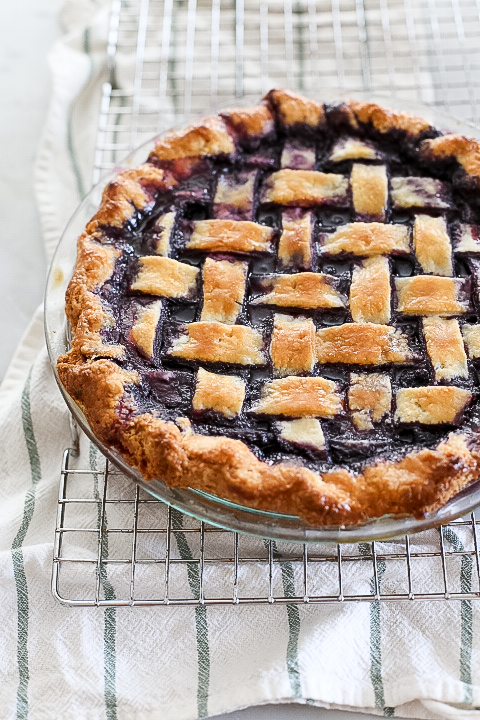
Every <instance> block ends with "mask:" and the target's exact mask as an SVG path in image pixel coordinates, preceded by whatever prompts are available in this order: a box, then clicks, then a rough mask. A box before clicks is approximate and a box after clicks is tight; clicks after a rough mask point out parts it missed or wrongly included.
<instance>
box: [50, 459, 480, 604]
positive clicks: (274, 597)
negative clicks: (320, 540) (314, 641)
mask: <svg viewBox="0 0 480 720" xmlns="http://www.w3.org/2000/svg"><path fill="white" fill-rule="evenodd" d="M75 457H76V456H75V453H74V452H73V451H72V450H66V451H65V454H64V458H63V466H62V476H61V484H60V496H59V504H58V517H57V529H56V535H55V548H54V570H53V582H52V589H53V594H54V596H55V597H56V598H57V599H58V600H60V601H61V602H63V603H65V604H68V605H80V606H85V605H90V606H121V605H130V606H144V605H198V604H205V605H232V604H233V605H241V604H252V603H256V604H275V603H276V604H278V603H310V604H315V603H338V602H351V601H358V600H364V601H365V600H366V601H375V600H376V601H379V600H454V599H459V598H461V599H463V600H467V599H474V598H480V555H479V542H478V525H479V524H480V520H476V518H475V516H474V514H473V513H472V515H471V516H470V517H469V518H467V519H463V520H457V521H454V522H452V523H450V524H449V525H446V526H443V527H441V528H439V529H435V530H429V531H425V532H422V533H419V534H418V535H415V536H414V537H412V538H409V537H408V536H403V537H400V538H396V539H394V540H389V541H384V542H378V541H377V542H374V543H357V544H351V545H333V544H331V545H316V544H309V545H306V544H295V543H287V542H275V541H273V540H262V539H260V538H254V537H251V536H246V535H239V534H238V533H233V532H229V531H227V530H222V529H220V528H217V527H214V526H212V525H208V524H205V523H203V522H199V521H197V520H195V519H193V518H190V517H187V516H186V515H182V513H180V512H178V511H176V510H173V509H171V508H169V507H167V506H166V505H165V504H164V503H162V502H159V501H157V500H155V499H153V498H152V497H151V496H150V495H148V494H147V493H146V492H144V491H143V490H142V489H141V488H139V487H138V486H136V485H135V484H134V483H132V481H131V480H129V479H128V478H125V477H124V476H123V475H121V474H120V473H118V472H117V471H116V470H115V469H114V468H113V467H112V466H111V465H110V464H109V463H108V461H107V462H105V461H104V459H103V458H102V456H100V454H98V455H95V454H93V455H92V447H91V449H90V461H91V462H90V467H89V468H88V469H86V468H83V467H76V462H75Z"/></svg>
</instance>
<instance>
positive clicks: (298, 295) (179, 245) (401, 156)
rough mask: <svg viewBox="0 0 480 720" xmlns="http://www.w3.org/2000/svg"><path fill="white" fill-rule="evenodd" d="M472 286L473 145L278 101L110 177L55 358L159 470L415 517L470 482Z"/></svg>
mask: <svg viewBox="0 0 480 720" xmlns="http://www.w3.org/2000/svg"><path fill="white" fill-rule="evenodd" d="M479 291H480V143H479V142H478V141H477V140H474V139H469V138H466V137H463V136H461V135H454V134H442V133H441V132H440V131H438V130H436V129H435V128H434V127H432V126H431V125H430V124H429V123H428V122H426V121H425V120H423V119H422V118H421V117H415V116H413V115H410V114H408V113H405V112H395V111H392V110H388V109H386V108H384V107H380V106H379V105H376V104H374V103H368V102H359V101H353V100H351V101H347V102H341V103H337V104H334V105H323V104H320V103H318V102H314V101H313V100H308V99H306V98H303V97H301V96H299V95H296V94H294V93H292V92H288V91H284V90H272V91H271V92H269V93H268V95H267V96H266V97H265V98H264V99H263V101H262V102H261V104H260V105H258V106H257V107H254V108H251V109H233V110H225V111H224V112H221V113H220V114H219V115H216V116H213V117H210V118H208V119H206V120H203V121H201V122H199V123H197V124H194V125H190V126H189V127H187V128H186V129H185V130H182V131H180V132H171V133H169V134H167V135H165V136H164V137H163V138H161V139H160V140H159V141H158V142H157V144H156V146H155V148H154V150H153V151H152V152H151V154H150V156H149V158H148V160H147V161H146V163H145V164H144V165H140V166H139V167H136V168H134V169H129V170H126V171H125V172H122V173H121V174H119V175H118V176H117V177H116V179H115V180H114V181H113V182H111V183H110V184H109V185H107V187H106V188H105V191H104V194H103V199H102V202H101V205H100V208H99V210H98V212H97V213H96V215H94V217H93V218H92V219H91V220H90V222H89V223H88V225H87V227H86V230H85V233H84V234H83V235H82V236H81V237H80V238H79V240H78V255H77V264H76V267H75V271H74V274H73V277H72V280H71V282H70V285H69V288H68V292H67V306H66V307H67V317H68V320H69V322H70V324H71V326H72V329H73V340H72V344H71V350H70V351H69V352H68V353H67V354H66V355H64V356H63V357H61V358H60V360H59V364H58V369H59V374H60V378H61V380H62V382H63V384H64V386H65V388H66V390H67V391H68V393H69V394H70V395H71V396H72V397H73V398H74V400H75V401H76V402H77V403H78V405H79V406H80V407H81V409H82V410H83V412H84V413H85V416H86V418H87V420H88V422H89V423H90V426H91V428H92V430H93V432H94V433H95V434H96V435H97V437H99V438H100V439H101V440H102V441H103V442H104V443H106V444H107V445H109V446H111V447H113V448H115V449H116V450H117V451H118V452H120V453H121V455H122V456H123V457H124V458H125V460H126V461H127V462H128V463H130V464H131V465H134V466H136V467H137V468H138V469H139V470H140V471H141V473H142V474H143V475H144V477H145V478H146V479H151V478H161V479H162V480H164V481H165V482H166V483H167V484H168V485H170V486H178V487H182V486H183V487H193V488H199V489H203V490H206V491H209V492H212V493H214V494H216V495H218V496H221V497H224V498H228V499H230V500H233V501H236V502H239V503H241V504H245V505H248V506H251V507H255V508H260V509H264V510H272V511H280V512H286V513H289V514H293V515H298V516H300V517H301V518H303V519H305V520H307V521H308V522H310V523H314V524H324V525H325V524H326V525H342V524H353V523H358V522H362V521H365V520H367V519H369V518H375V517H379V516H382V515H385V514H403V515H414V516H416V517H420V516H423V515H424V514H425V513H427V512H429V511H432V510H435V509H437V508H438V507H440V506H441V505H443V504H444V503H446V502H447V501H448V500H449V499H450V498H451V497H453V496H454V495H455V494H457V493H458V492H460V491H461V490H462V489H463V488H465V487H466V486H467V485H469V484H470V483H472V482H474V481H476V480H477V479H478V478H479V477H480V450H479V442H478V438H479V430H480V413H479V409H478V402H477V396H478V392H479V391H478V388H479V384H480V319H479V318H480V296H479Z"/></svg>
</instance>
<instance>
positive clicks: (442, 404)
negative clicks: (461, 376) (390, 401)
mask: <svg viewBox="0 0 480 720" xmlns="http://www.w3.org/2000/svg"><path fill="white" fill-rule="evenodd" d="M395 399H396V403H397V410H396V412H395V419H396V420H398V421H400V422H404V423H422V424H426V425H438V424H440V423H449V424H451V423H454V422H456V421H458V419H459V416H460V414H461V413H462V411H463V410H464V408H465V406H466V405H467V403H469V402H470V400H471V399H472V393H471V392H469V391H468V390H464V389H463V388H459V387H453V386H451V385H450V386H446V385H439V386H436V385H431V386H429V387H412V388H400V390H398V391H397V395H396V398H395Z"/></svg>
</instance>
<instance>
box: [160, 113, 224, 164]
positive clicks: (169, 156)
mask: <svg viewBox="0 0 480 720" xmlns="http://www.w3.org/2000/svg"><path fill="white" fill-rule="evenodd" d="M234 151H235V145H234V142H233V140H232V138H231V136H230V134H229V132H228V130H227V128H226V126H225V123H224V122H223V121H222V119H221V118H219V117H218V116H216V115H213V116H211V117H209V118H206V119H205V120H201V121H200V122H198V123H195V124H193V125H189V126H188V127H187V128H185V129H184V130H180V131H179V132H171V133H168V134H167V135H165V136H164V137H163V138H161V139H160V140H159V141H158V143H157V144H156V145H155V148H154V149H153V150H152V152H151V153H150V156H149V158H148V160H149V162H155V161H159V160H160V161H162V160H178V159H181V158H198V157H202V158H203V157H211V156H217V155H230V154H231V153H233V152H234Z"/></svg>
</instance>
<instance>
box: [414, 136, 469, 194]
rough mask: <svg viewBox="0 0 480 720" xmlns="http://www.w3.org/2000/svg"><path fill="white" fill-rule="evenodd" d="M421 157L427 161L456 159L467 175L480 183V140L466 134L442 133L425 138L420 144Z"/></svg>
mask: <svg viewBox="0 0 480 720" xmlns="http://www.w3.org/2000/svg"><path fill="white" fill-rule="evenodd" d="M419 152H420V157H421V159H422V160H424V161H426V162H435V161H445V160H456V161H457V162H458V163H459V165H460V166H461V167H462V168H463V170H464V171H465V173H466V175H467V176H469V177H470V178H472V179H473V180H474V181H475V183H476V184H477V185H478V184H480V142H479V141H478V140H477V139H475V138H468V137H465V136H464V135H458V134H449V135H442V136H441V137H437V138H435V139H433V140H424V141H423V142H422V144H421V145H420V150H419Z"/></svg>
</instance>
